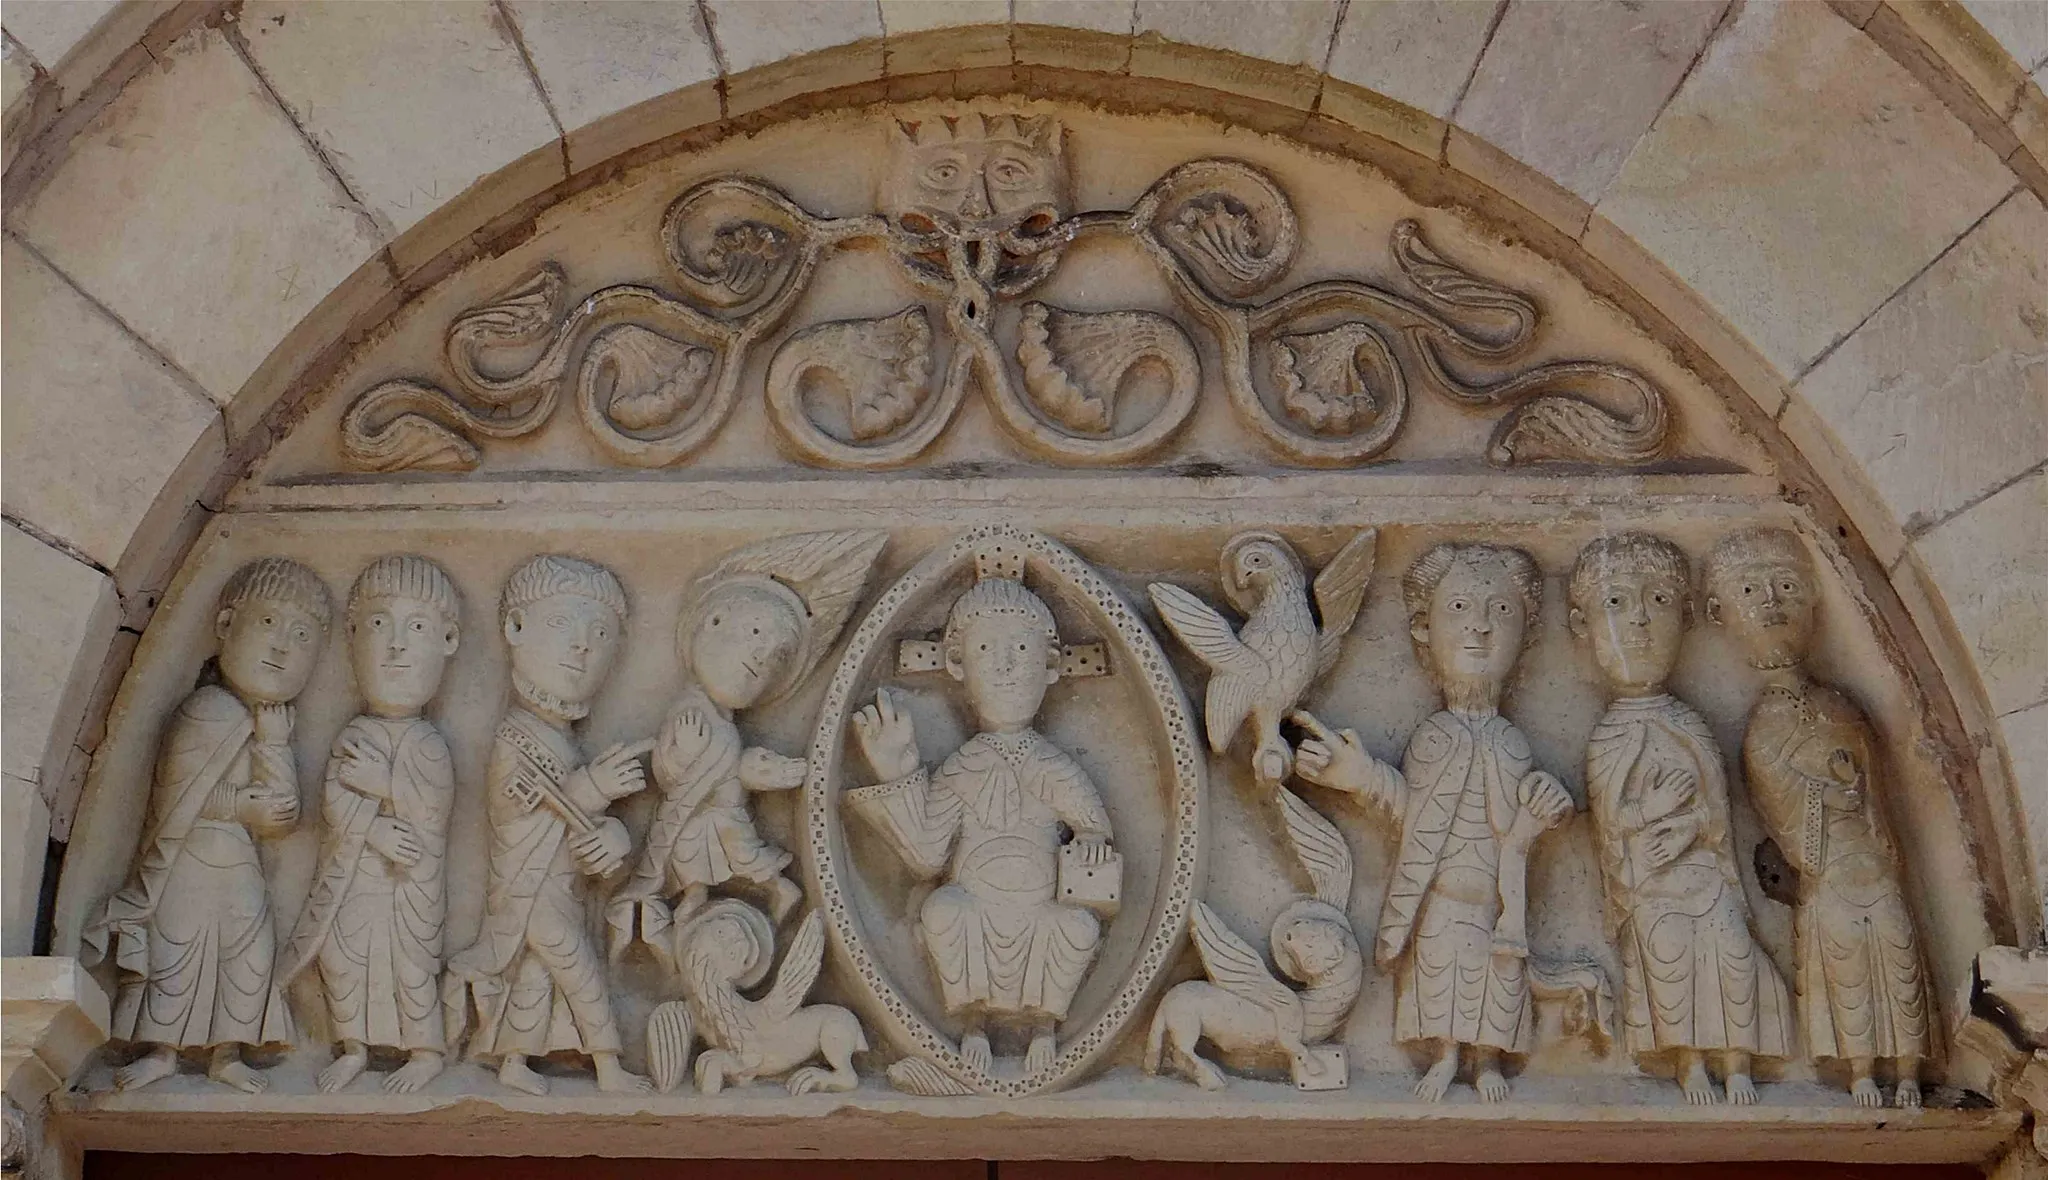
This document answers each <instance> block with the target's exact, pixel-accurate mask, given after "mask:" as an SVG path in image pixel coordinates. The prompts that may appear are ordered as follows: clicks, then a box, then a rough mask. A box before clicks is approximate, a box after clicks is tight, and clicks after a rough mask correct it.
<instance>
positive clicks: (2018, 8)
mask: <svg viewBox="0 0 2048 1180" xmlns="http://www.w3.org/2000/svg"><path fill="white" fill-rule="evenodd" d="M1962 5H1963V8H1964V9H1965V10H1966V11H1967V12H1969V14H1970V15H1971V16H1972V17H1973V18H1975V19H1976V21H1977V23H1978V24H1980V25H1983V26H1984V31H1985V32H1987V33H1990V34H1991V35H1992V36H1993V37H1994V38H1996V39H1997V40H1998V43H1999V44H2000V45H2002V46H2004V47H2005V51H2006V52H2007V53H2010V54H2012V56H2013V58H2014V60H2016V61H2018V62H2019V63H2020V68H2021V69H2024V70H2029V71H2032V70H2038V69H2040V68H2041V67H2042V66H2043V65H2048V5H2044V4H2034V3H2029V2H2028V0H1962Z"/></svg>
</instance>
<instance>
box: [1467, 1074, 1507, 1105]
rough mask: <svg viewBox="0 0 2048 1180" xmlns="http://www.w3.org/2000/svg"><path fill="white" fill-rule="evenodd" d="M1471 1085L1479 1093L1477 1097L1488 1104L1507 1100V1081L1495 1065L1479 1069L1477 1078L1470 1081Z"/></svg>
mask: <svg viewBox="0 0 2048 1180" xmlns="http://www.w3.org/2000/svg"><path fill="white" fill-rule="evenodd" d="M1472 1085H1473V1086H1474V1087H1475V1088H1476V1089H1477V1090H1478V1091H1479V1096H1480V1097H1481V1098H1483V1099H1485V1100H1486V1101H1488V1102H1506V1101H1507V1100H1508V1079H1507V1077H1506V1075H1504V1074H1502V1073H1501V1072H1500V1067H1499V1066H1497V1065H1489V1066H1486V1067H1485V1068H1483V1069H1481V1070H1480V1071H1479V1076H1478V1077H1476V1078H1473V1079H1472Z"/></svg>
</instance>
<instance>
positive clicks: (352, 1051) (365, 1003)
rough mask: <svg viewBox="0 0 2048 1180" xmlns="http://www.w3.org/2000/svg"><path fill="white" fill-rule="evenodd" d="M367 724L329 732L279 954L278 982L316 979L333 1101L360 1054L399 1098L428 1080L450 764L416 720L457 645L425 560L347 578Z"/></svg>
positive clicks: (442, 1035) (398, 561)
mask: <svg viewBox="0 0 2048 1180" xmlns="http://www.w3.org/2000/svg"><path fill="white" fill-rule="evenodd" d="M345 614H346V617H347V628H348V646H349V657H350V662H351V664H352V666H353V667H354V669H355V674H356V685H357V687H358V688H359V689H360V690H361V692H362V695H363V703H364V705H365V706H366V711H365V712H363V713H361V714H358V715H357V716H356V717H355V718H354V719H353V720H351V721H350V722H349V723H348V725H347V726H346V727H345V728H343V729H342V731H341V735H340V736H339V737H337V738H336V739H335V741H334V750H333V753H332V754H331V755H330V756H329V757H328V760H327V777H326V781H325V783H323V784H322V787H321V802H320V816H321V820H322V823H323V836H322V841H321V855H320V870H319V875H318V876H317V877H316V878H315V879H314V882H313V892H312V895H311V896H310V897H309V898H308V899H307V902H306V908H305V909H304V910H302V911H301V912H300V914H299V921H298V925H297V926H296V927H295V928H294V929H293V931H292V936H291V939H290V941H289V942H288V943H287V944H286V950H285V964H286V966H285V978H286V979H288V980H289V979H291V978H293V977H294V976H296V975H297V974H298V973H299V972H301V971H303V970H305V969H306V968H307V967H308V966H311V965H313V964H315V963H317V964H318V966H319V976H320V987H321V992H322V994H323V995H324V996H325V997H326V1000H327V1018H328V1023H329V1025H330V1026H331V1032H332V1036H333V1038H334V1039H336V1040H339V1041H340V1042H341V1050H342V1051H341V1054H340V1055H339V1056H337V1057H336V1058H335V1059H334V1062H333V1063H332V1064H330V1065H329V1066H327V1068H325V1069H323V1070H321V1071H320V1078H319V1084H320V1089H321V1090H322V1091H324V1092H327V1093H333V1092H335V1091H338V1090H340V1089H342V1088H343V1087H345V1086H347V1085H348V1084H349V1083H350V1082H352V1081H354V1080H355V1079H356V1077H357V1076H358V1075H360V1074H361V1073H362V1072H363V1070H364V1069H365V1068H366V1067H367V1066H368V1065H369V1061H370V1049H371V1048H372V1047H378V1048H385V1049H396V1050H399V1051H400V1052H403V1053H405V1054H406V1058H407V1059H406V1063H405V1064H404V1065H402V1066H400V1067H399V1068H398V1069H397V1070H395V1071H393V1072H392V1074H391V1076H390V1077H388V1078H386V1079H385V1081H384V1088H385V1089H386V1090H388V1091H390V1092H391V1093H394V1094H409V1093H412V1092H413V1091H415V1090H418V1089H419V1088H420V1087H422V1086H424V1085H426V1084H427V1083H428V1082H430V1081H432V1080H433V1079H434V1078H435V1077H436V1076H437V1075H439V1074H440V1072H441V1068H442V1063H443V1054H444V1052H445V1050H446V1049H447V1040H448V1038H447V1034H446V1032H445V1031H444V1028H445V1025H444V1022H443V1020H442V1014H441V955H442V949H443V948H442V928H443V926H444V925H445V924H446V922H447V917H448V885H447V851H448V817H449V814H450V812H451V811H452V810H453V809H454V804H455V763H454V760H453V758H452V757H451V756H450V755H449V752H448V742H447V739H445V738H443V737H442V736H441V731H440V730H439V729H437V728H435V726H434V723H433V722H432V721H429V720H428V719H427V718H426V717H425V716H424V715H423V711H424V710H425V709H426V707H427V704H428V702H430V701H432V700H433V699H434V695H435V694H436V693H438V692H439V691H440V689H441V676H442V673H443V671H444V670H445V669H446V668H447V666H448V660H449V658H450V657H451V656H453V655H454V654H455V648H456V644H457V643H458V641H459V640H460V635H461V633H460V622H461V619H460V607H459V605H458V603H457V599H456V595H455V585H454V583H452V582H450V581H449V580H448V575H447V574H446V573H444V572H443V571H442V570H441V568H440V567H439V566H437V565H435V564H434V563H433V562H431V561H428V560H427V559H426V558H424V557H415V556H411V555H398V556H390V557H380V558H378V559H377V560H376V561H374V562H371V563H370V565H369V567H368V568H366V569H364V570H363V572H362V573H361V574H360V575H358V576H357V578H356V581H355V585H354V586H353V587H352V588H351V589H350V590H349V596H348V607H347V610H346V612H345Z"/></svg>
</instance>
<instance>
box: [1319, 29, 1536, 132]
mask: <svg viewBox="0 0 2048 1180" xmlns="http://www.w3.org/2000/svg"><path fill="white" fill-rule="evenodd" d="M1501 7H1502V6H1501V5H1499V4H1486V3H1476V2H1473V0H1416V2H1415V3H1392V4H1390V3H1372V4H1353V5H1352V6H1351V7H1350V8H1349V9H1347V10H1346V11H1345V13H1344V22H1343V24H1342V25H1340V26H1339V27H1338V29H1337V43H1336V47H1335V48H1334V49H1333V50H1332V51H1331V54H1330V76H1331V77H1332V78H1338V79H1341V80H1343V81H1346V82H1351V83H1355V84H1357V85H1359V86H1363V87H1365V88H1366V89H1368V90H1372V91H1376V92H1378V93H1380V94H1383V95H1385V96H1387V97H1388V98H1391V99H1393V100H1395V101H1396V102H1402V103H1406V104H1408V105H1409V106H1412V107H1414V108H1416V109H1417V110H1419V111H1422V112H1424V113H1426V114H1430V115H1435V116H1436V117H1437V118H1439V119H1442V118H1447V117H1449V115H1450V113H1451V107H1452V106H1453V105H1454V104H1455V103H1456V102H1457V101H1458V95H1459V94H1460V93H1462V92H1463V91H1464V89H1465V82H1466V80H1467V79H1468V78H1470V77H1471V76H1472V66H1473V63H1475V62H1477V61H1478V60H1479V51H1480V50H1481V49H1482V48H1483V47H1484V46H1485V45H1486V31H1487V30H1488V29H1490V28H1492V27H1493V22H1494V19H1495V17H1496V16H1498V15H1499V13H1500V9H1501Z"/></svg>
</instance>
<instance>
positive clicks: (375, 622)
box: [370, 615, 390, 631]
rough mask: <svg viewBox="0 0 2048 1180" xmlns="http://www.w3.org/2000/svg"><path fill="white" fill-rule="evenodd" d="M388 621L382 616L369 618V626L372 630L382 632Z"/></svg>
mask: <svg viewBox="0 0 2048 1180" xmlns="http://www.w3.org/2000/svg"><path fill="white" fill-rule="evenodd" d="M389 621H390V620H388V619H386V618H385V617H384V616H383V615H371V616H370V626H371V628H372V629H374V630H377V631H382V630H383V629H384V628H385V626H386V624H387V623H389Z"/></svg>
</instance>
